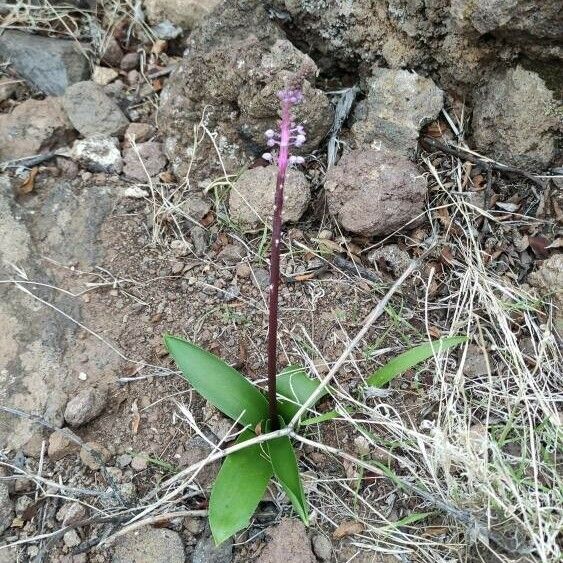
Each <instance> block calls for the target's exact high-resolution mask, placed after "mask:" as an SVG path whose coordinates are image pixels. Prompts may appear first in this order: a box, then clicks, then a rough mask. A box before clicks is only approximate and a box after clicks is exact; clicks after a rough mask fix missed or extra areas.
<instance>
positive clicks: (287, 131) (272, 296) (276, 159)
mask: <svg viewBox="0 0 563 563" xmlns="http://www.w3.org/2000/svg"><path fill="white" fill-rule="evenodd" d="M297 78H299V77H297ZM278 98H279V99H280V101H281V121H280V124H279V131H273V130H271V129H268V130H267V131H266V132H265V135H266V138H267V139H268V141H267V143H266V144H267V145H268V146H269V147H273V146H274V145H277V146H278V150H277V151H276V152H274V151H272V152H271V153H269V152H267V153H264V154H263V155H262V158H264V159H265V160H267V161H269V162H273V163H275V164H277V166H278V176H277V180H276V194H275V199H274V220H273V225H272V254H271V256H270V293H269V316H268V415H269V419H270V423H271V428H272V430H276V429H277V428H279V422H278V415H277V395H276V373H277V334H278V294H279V284H280V240H281V226H282V208H283V199H284V198H283V191H284V186H285V178H286V174H287V169H288V167H289V166H292V165H294V164H303V163H304V162H305V159H304V158H303V157H302V156H293V155H291V156H290V154H289V149H290V148H291V147H292V146H294V147H300V146H302V145H303V143H304V142H305V140H306V137H305V129H304V128H303V126H302V125H296V124H295V121H294V119H293V112H292V110H293V106H294V105H295V104H298V103H299V102H300V101H301V100H302V99H303V94H302V93H301V90H299V89H296V88H287V89H285V90H281V91H280V92H278Z"/></svg>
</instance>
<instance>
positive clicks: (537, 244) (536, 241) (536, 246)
mask: <svg viewBox="0 0 563 563" xmlns="http://www.w3.org/2000/svg"><path fill="white" fill-rule="evenodd" d="M528 242H529V243H530V248H531V249H532V250H533V251H534V254H535V255H536V256H537V257H538V258H542V259H543V258H547V257H548V256H549V252H548V251H547V250H546V249H547V246H548V244H549V241H548V240H547V239H546V238H545V237H542V236H539V237H528Z"/></svg>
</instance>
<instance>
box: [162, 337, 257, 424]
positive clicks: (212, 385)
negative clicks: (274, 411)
mask: <svg viewBox="0 0 563 563" xmlns="http://www.w3.org/2000/svg"><path fill="white" fill-rule="evenodd" d="M164 342H165V344H166V348H168V351H169V352H170V355H171V356H172V357H173V358H174V361H175V362H176V364H177V365H178V367H179V368H180V370H181V371H182V373H183V374H184V377H185V378H186V379H187V380H188V381H189V382H190V383H191V384H192V386H193V387H194V389H195V390H196V391H197V392H198V393H199V394H200V395H202V396H203V397H205V398H206V399H207V400H208V401H209V402H210V403H213V404H214V405H215V406H216V407H217V408H218V409H219V410H220V411H221V412H223V413H224V414H226V415H227V416H229V417H231V418H232V419H233V420H239V422H240V423H241V424H243V425H245V426H247V425H250V426H251V427H252V429H254V428H255V427H256V425H257V424H258V423H259V422H260V421H261V420H264V419H265V418H266V417H267V416H268V403H267V402H266V399H265V397H264V395H262V393H261V392H260V391H259V390H258V389H257V388H256V387H254V385H252V383H250V382H249V381H248V380H247V379H246V378H245V377H244V376H243V375H242V374H240V373H239V372H238V371H237V370H235V369H233V368H232V367H231V366H229V365H227V364H226V363H225V362H224V361H223V360H221V359H219V358H218V357H217V356H214V355H213V354H211V353H210V352H207V351H206V350H203V349H202V348H199V346H196V345H195V344H191V343H190V342H187V341H186V340H183V339H182V338H177V337H175V336H165V337H164ZM243 413H244V414H243Z"/></svg>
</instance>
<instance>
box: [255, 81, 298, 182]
mask: <svg viewBox="0 0 563 563" xmlns="http://www.w3.org/2000/svg"><path fill="white" fill-rule="evenodd" d="M278 98H279V99H280V100H281V106H282V118H281V121H280V123H279V130H278V131H274V130H273V129H268V130H267V131H265V132H264V135H265V137H266V139H267V141H266V144H267V145H268V147H270V148H273V147H276V146H277V147H279V149H278V150H276V151H272V152H271V153H270V152H267V153H265V154H264V155H263V158H264V159H265V160H267V161H269V162H272V163H274V164H277V165H278V168H279V169H280V170H282V169H283V174H284V175H285V170H286V169H287V167H288V166H291V165H293V164H303V163H304V162H305V159H304V158H303V157H291V156H290V155H289V149H290V147H302V146H303V145H304V144H305V142H306V141H307V137H306V135H305V128H304V127H303V125H296V124H295V122H294V121H293V116H292V108H293V106H294V105H296V104H298V103H299V102H301V101H302V100H303V93H302V92H301V90H297V89H290V88H288V89H285V90H280V91H279V92H278Z"/></svg>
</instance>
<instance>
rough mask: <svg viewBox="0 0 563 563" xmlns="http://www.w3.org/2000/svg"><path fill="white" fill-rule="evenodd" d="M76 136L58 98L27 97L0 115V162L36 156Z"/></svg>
mask: <svg viewBox="0 0 563 563" xmlns="http://www.w3.org/2000/svg"><path fill="white" fill-rule="evenodd" d="M75 136H76V135H75V132H74V128H73V127H72V124H71V123H70V121H69V119H68V117H67V115H66V113H65V111H64V109H63V107H62V105H61V102H60V99H59V98H46V99H45V100H33V99H32V100H26V101H25V102H23V103H21V104H20V105H18V106H16V108H15V109H14V110H13V111H12V113H7V114H2V115H0V162H2V161H6V160H15V159H19V158H26V157H30V156H36V155H38V154H40V153H43V152H47V151H49V150H52V149H55V148H58V147H60V146H64V145H66V144H68V143H69V142H70V141H72V139H74V137H75Z"/></svg>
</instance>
